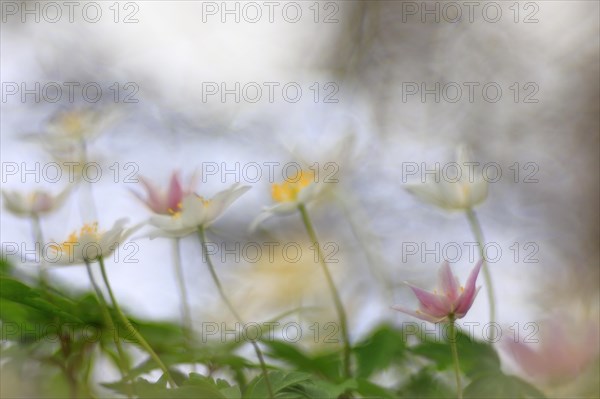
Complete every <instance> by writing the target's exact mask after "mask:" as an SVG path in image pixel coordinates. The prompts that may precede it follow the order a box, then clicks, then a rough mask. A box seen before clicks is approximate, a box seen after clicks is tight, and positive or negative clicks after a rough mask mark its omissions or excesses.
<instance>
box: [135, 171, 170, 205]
mask: <svg viewBox="0 0 600 399" xmlns="http://www.w3.org/2000/svg"><path fill="white" fill-rule="evenodd" d="M138 179H139V180H140V183H142V184H143V185H144V188H145V189H146V193H147V194H148V198H147V199H145V200H144V199H143V198H142V197H140V196H139V195H137V194H136V196H137V197H138V198H140V199H141V200H142V201H144V202H145V203H146V205H147V206H148V207H149V208H150V209H152V210H153V211H154V212H156V213H166V212H167V210H166V209H164V208H165V203H164V202H163V200H162V198H161V195H160V192H159V191H158V190H157V189H156V187H154V185H152V183H150V182H149V181H148V180H146V179H145V178H144V177H142V176H139V177H138Z"/></svg>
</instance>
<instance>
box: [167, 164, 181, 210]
mask: <svg viewBox="0 0 600 399" xmlns="http://www.w3.org/2000/svg"><path fill="white" fill-rule="evenodd" d="M182 199H183V188H181V181H180V180H179V174H178V173H177V172H173V174H172V175H171V182H170V184H169V191H168V193H167V206H168V209H171V210H172V211H173V212H175V211H177V209H179V205H180V203H181V200H182Z"/></svg>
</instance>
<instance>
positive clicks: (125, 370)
mask: <svg viewBox="0 0 600 399" xmlns="http://www.w3.org/2000/svg"><path fill="white" fill-rule="evenodd" d="M85 267H86V269H87V273H88V277H89V278H90V282H91V283H92V286H93V287H94V291H96V296H97V297H98V303H100V309H101V311H102V316H103V317H104V320H105V322H106V324H107V325H108V328H109V329H110V330H111V331H112V332H113V334H112V335H113V340H114V341H115V346H116V347H117V352H118V353H119V363H118V364H119V370H120V371H121V375H122V376H123V378H128V379H130V378H129V366H128V364H127V358H126V357H125V351H124V350H123V347H122V346H121V341H120V340H119V334H118V332H117V329H116V328H115V324H114V322H113V319H112V316H111V315H110V311H109V310H108V304H107V303H106V299H105V298H104V294H102V290H100V287H99V286H98V283H97V282H96V279H95V278H94V274H93V273H92V267H91V265H90V263H89V262H85ZM132 396H133V395H132V392H128V393H127V397H129V398H131V397H132Z"/></svg>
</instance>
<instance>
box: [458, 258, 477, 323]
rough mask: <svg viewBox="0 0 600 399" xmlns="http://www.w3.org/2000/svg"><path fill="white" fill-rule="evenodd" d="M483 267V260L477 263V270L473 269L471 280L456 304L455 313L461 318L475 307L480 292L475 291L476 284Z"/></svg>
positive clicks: (470, 275)
mask: <svg viewBox="0 0 600 399" xmlns="http://www.w3.org/2000/svg"><path fill="white" fill-rule="evenodd" d="M482 265H483V259H482V260H480V261H479V262H477V264H476V265H475V268H473V270H472V271H471V274H469V278H468V279H467V282H466V284H465V290H464V292H463V293H462V294H461V295H460V297H459V298H458V300H457V302H456V309H455V312H456V314H457V315H462V316H460V317H463V316H464V315H465V314H466V313H467V312H468V311H469V309H470V308H471V306H472V305H473V301H474V300H475V296H476V295H477V291H479V289H475V283H476V282H477V276H478V275H479V271H480V270H481V267H482Z"/></svg>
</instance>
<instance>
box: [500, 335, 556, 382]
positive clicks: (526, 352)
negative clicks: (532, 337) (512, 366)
mask: <svg viewBox="0 0 600 399" xmlns="http://www.w3.org/2000/svg"><path fill="white" fill-rule="evenodd" d="M503 346H504V347H505V348H506V349H507V351H508V352H510V354H511V355H512V357H513V358H514V359H515V360H516V361H517V363H518V364H519V366H521V368H522V369H523V370H524V371H525V372H526V373H527V374H529V375H530V376H540V375H542V374H544V373H545V371H546V369H547V366H548V364H546V360H545V359H544V358H543V357H542V356H540V354H539V353H538V352H536V351H534V350H533V349H531V348H530V347H529V345H526V344H524V343H522V342H515V341H513V340H512V339H510V340H506V341H504V345H503Z"/></svg>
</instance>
